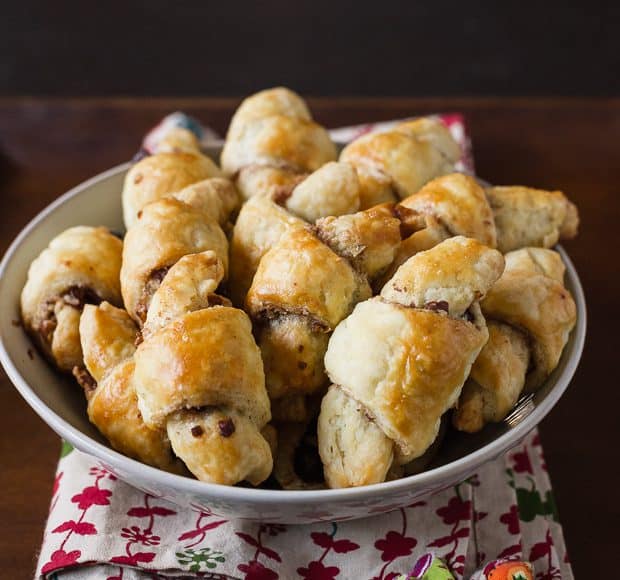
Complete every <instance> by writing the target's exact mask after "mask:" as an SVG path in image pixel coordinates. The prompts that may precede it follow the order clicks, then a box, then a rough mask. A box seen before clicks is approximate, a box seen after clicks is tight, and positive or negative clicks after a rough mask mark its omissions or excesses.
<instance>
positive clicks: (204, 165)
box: [122, 127, 223, 229]
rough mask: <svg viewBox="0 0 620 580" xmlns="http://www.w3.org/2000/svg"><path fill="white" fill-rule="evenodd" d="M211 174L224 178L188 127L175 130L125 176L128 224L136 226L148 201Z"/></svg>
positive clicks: (124, 196)
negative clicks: (203, 152)
mask: <svg viewBox="0 0 620 580" xmlns="http://www.w3.org/2000/svg"><path fill="white" fill-rule="evenodd" d="M211 177H223V174H222V172H221V170H220V169H219V167H218V166H217V165H216V164H215V163H214V162H213V161H212V160H211V159H209V158H208V157H206V156H205V155H203V154H202V153H201V151H200V144H199V142H198V139H197V138H196V136H195V135H194V134H193V133H192V132H191V131H188V130H187V129H183V128H180V127H179V128H175V129H173V130H172V131H171V132H170V133H169V134H168V135H167V136H166V137H165V138H164V139H163V140H162V141H161V143H159V145H158V147H157V149H156V150H155V151H154V153H153V155H149V156H148V157H145V158H143V159H141V160H140V161H138V162H137V163H136V164H135V165H133V166H132V167H131V169H130V170H129V171H128V172H127V175H126V176H125V182H124V185H123V195H122V198H123V219H124V220H125V227H126V228H127V229H130V228H131V227H133V225H134V224H135V223H136V220H137V219H138V213H139V212H140V210H141V209H142V208H143V207H144V206H145V205H147V204H148V203H150V202H152V201H156V200H158V199H161V198H162V197H165V196H167V195H170V194H171V193H174V192H177V191H179V190H181V189H183V188H185V187H187V186H188V185H191V184H192V183H196V182H198V181H202V180H204V179H208V178H211Z"/></svg>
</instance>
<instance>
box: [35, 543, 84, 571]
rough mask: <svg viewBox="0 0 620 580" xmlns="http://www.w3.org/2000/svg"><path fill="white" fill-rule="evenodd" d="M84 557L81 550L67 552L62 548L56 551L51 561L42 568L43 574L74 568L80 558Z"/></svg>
mask: <svg viewBox="0 0 620 580" xmlns="http://www.w3.org/2000/svg"><path fill="white" fill-rule="evenodd" d="M81 555H82V552H80V550H73V551H71V552H65V551H64V550H63V549H62V548H61V549H60V550H56V551H55V552H54V553H53V554H52V557H51V558H50V561H49V562H48V563H47V564H45V565H44V566H43V568H41V574H47V573H48V572H51V571H52V570H59V569H60V568H66V567H67V566H72V565H73V564H75V563H76V562H77V561H78V558H79V557H80V556H81Z"/></svg>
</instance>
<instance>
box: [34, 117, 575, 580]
mask: <svg viewBox="0 0 620 580" xmlns="http://www.w3.org/2000/svg"><path fill="white" fill-rule="evenodd" d="M441 118H442V119H443V120H444V122H445V123H446V124H447V126H448V127H449V128H450V131H451V132H452V134H453V136H454V137H455V139H456V140H457V142H458V143H459V144H460V145H461V149H462V160H461V163H460V168H461V169H464V170H468V171H473V161H472V156H471V147H470V142H469V139H468V137H467V132H466V130H465V124H464V120H463V118H462V116H461V115H458V114H450V115H441ZM397 122H398V121H389V122H386V123H377V124H366V125H362V126H356V127H346V128H341V129H335V130H333V131H331V135H332V138H333V139H334V141H336V142H348V141H351V140H352V139H354V138H356V137H358V136H360V135H362V134H364V133H367V132H370V131H377V130H385V129H387V128H389V127H390V126H393V125H394V124H396V123H397ZM179 125H181V126H185V127H187V128H190V129H191V130H193V131H194V132H195V133H196V134H197V136H198V137H199V138H200V139H201V141H202V142H203V143H204V144H205V145H206V144H209V143H213V141H214V140H216V139H217V138H218V136H217V135H216V134H215V133H214V132H213V131H211V130H209V129H206V128H204V127H202V126H201V125H200V124H199V123H197V122H196V121H195V120H193V119H191V118H190V117H187V116H186V115H184V114H182V113H174V114H172V115H169V116H168V117H166V118H165V119H163V120H162V122H161V123H160V124H159V125H157V127H155V128H154V129H153V130H151V131H150V132H149V133H148V134H147V135H146V137H145V139H144V142H143V144H142V148H143V149H144V150H145V151H146V152H148V151H150V150H152V148H153V147H154V146H155V145H156V143H157V141H158V140H159V139H161V137H162V135H165V133H166V131H167V130H168V129H169V128H170V127H173V126H179ZM498 558H502V559H507V560H514V559H524V560H527V561H529V562H530V563H531V568H532V570H533V573H534V577H535V578H545V579H553V578H563V579H565V580H570V579H571V578H572V577H573V575H572V571H571V567H570V564H569V560H568V556H567V553H566V547H565V543H564V538H563V535H562V528H561V525H560V524H559V521H558V517H557V511H556V508H555V502H554V499H553V493H552V489H551V484H550V481H549V477H548V474H547V469H546V466H545V460H544V457H543V451H542V447H541V444H540V438H539V435H538V432H537V430H534V431H533V432H532V433H530V434H529V435H528V436H527V437H526V438H525V439H524V441H523V442H522V443H520V444H519V445H518V446H517V447H515V448H514V449H513V450H512V451H510V452H508V453H507V454H506V455H505V456H501V457H499V458H497V459H495V460H494V461H492V462H489V463H487V464H485V465H484V466H483V467H481V468H480V469H479V471H478V472H477V473H476V474H475V475H474V476H472V477H470V478H469V479H468V480H466V481H464V482H462V483H460V484H459V485H457V486H455V487H450V488H448V489H445V490H442V491H439V492H436V493H434V494H433V495H430V496H428V497H425V498H423V499H420V500H418V501H415V502H413V503H412V504H411V505H409V506H406V507H404V508H400V509H397V510H395V511H393V512H390V513H387V514H381V515H376V516H373V517H371V518H367V519H363V520H354V521H349V522H328V521H326V522H321V523H316V524H308V525H282V524H270V523H268V522H265V523H254V522H248V521H245V520H227V519H225V518H223V517H220V516H218V515H217V514H216V513H212V512H208V511H193V510H191V509H182V508H180V507H178V506H176V505H174V504H171V503H168V502H166V501H164V500H161V499H159V498H156V497H153V496H151V495H149V494H147V493H144V492H142V491H140V490H138V489H135V488H133V487H131V486H129V485H128V484H126V483H124V482H122V481H120V480H118V479H117V478H116V476H115V475H114V474H112V473H111V472H110V471H108V470H107V469H106V468H104V467H103V466H102V465H101V464H99V463H98V462H97V460H95V459H93V458H91V457H89V456H86V455H83V454H81V453H80V452H79V451H77V450H74V449H73V448H72V447H71V446H70V445H68V444H67V443H63V447H62V452H61V459H60V461H59V464H58V469H57V472H56V478H55V481H54V487H53V493H52V501H51V506H50V513H49V517H48V520H47V524H46V527H45V532H44V536H43V544H42V547H41V551H40V555H39V561H38V565H37V572H36V573H37V577H38V578H50V579H52V578H54V579H62V580H69V579H71V580H74V579H86V580H89V579H93V580H94V579H101V578H106V579H107V580H134V579H142V578H170V577H174V578H212V579H216V578H221V579H237V578H239V579H242V578H243V579H248V580H276V579H278V578H280V579H290V578H302V579H306V580H334V579H348V578H355V579H358V580H362V579H366V578H368V579H372V580H395V579H397V578H399V577H400V578H414V577H418V576H417V573H416V574H415V575H414V572H415V570H426V569H427V568H429V566H430V564H431V563H432V566H431V567H433V568H434V567H435V563H437V566H438V567H439V568H442V569H444V567H445V568H447V569H448V571H449V573H450V574H451V575H452V576H453V577H454V578H457V579H461V578H470V577H471V576H472V574H474V573H475V571H476V570H481V569H482V568H481V567H482V566H483V565H484V564H485V562H488V561H490V560H495V559H498ZM427 563H428V564H429V565H427ZM487 568H488V566H487ZM487 568H485V569H487ZM432 573H433V571H432V570H429V573H428V575H426V576H419V577H424V578H427V577H428V578H431V577H436V578H439V577H440V576H431V574H432ZM441 577H443V576H441ZM447 577H449V576H447Z"/></svg>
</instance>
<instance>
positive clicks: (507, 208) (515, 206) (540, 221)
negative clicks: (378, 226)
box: [382, 173, 579, 282]
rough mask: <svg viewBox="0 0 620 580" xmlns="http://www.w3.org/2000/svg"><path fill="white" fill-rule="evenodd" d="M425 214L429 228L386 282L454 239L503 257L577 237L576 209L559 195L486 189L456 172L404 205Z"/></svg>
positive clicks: (410, 243)
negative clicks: (406, 264) (474, 241)
mask: <svg viewBox="0 0 620 580" xmlns="http://www.w3.org/2000/svg"><path fill="white" fill-rule="evenodd" d="M402 208H406V209H408V210H413V211H415V212H416V213H417V214H418V215H420V216H424V219H425V220H426V224H425V226H424V227H418V228H416V229H415V231H414V233H413V235H412V236H411V237H410V238H409V239H405V240H403V242H402V244H401V246H400V247H399V250H398V252H397V256H396V259H395V260H394V263H393V264H392V266H391V267H390V268H389V269H388V271H387V272H386V273H385V275H384V277H383V279H382V281H383V282H385V281H386V280H387V279H388V278H389V276H391V275H392V274H393V273H394V272H395V271H396V269H397V268H398V266H400V264H402V263H403V262H404V261H405V260H407V259H408V258H409V257H411V256H413V255H414V254H415V253H416V252H418V251H420V250H425V249H429V248H430V247H432V245H434V244H436V243H439V242H440V241H442V240H443V239H446V238H447V237H449V236H456V235H463V236H467V237H472V238H475V239H477V240H479V241H480V242H482V243H483V244H486V245H487V246H489V247H493V248H495V247H496V248H497V249H498V250H500V251H501V252H502V253H504V252H507V251H511V250H515V249H518V248H522V247H530V246H532V247H550V246H552V245H554V244H556V243H557V242H558V240H559V239H570V238H573V237H575V236H576V235H577V227H578V224H579V215H578V213H577V208H576V207H575V206H574V204H572V203H571V202H570V201H569V200H568V199H567V198H566V196H565V195H564V194H563V193H562V192H559V191H544V190H540V189H531V188H526V187H521V186H510V187H491V188H488V189H487V190H486V191H485V190H484V189H483V188H482V186H481V185H480V184H479V183H478V182H477V180H476V179H475V178H474V177H471V176H469V175H464V174H462V173H451V174H448V175H444V176H441V177H438V178H436V179H433V180H432V181H430V182H429V183H427V184H426V185H425V186H424V187H423V188H422V189H421V190H420V191H419V192H417V193H415V194H413V195H411V196H409V197H408V198H406V199H404V200H403V201H401V202H400V204H399V205H398V206H397V209H396V211H399V210H402Z"/></svg>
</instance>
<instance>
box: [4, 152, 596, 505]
mask: <svg viewBox="0 0 620 580" xmlns="http://www.w3.org/2000/svg"><path fill="white" fill-rule="evenodd" d="M129 167H131V163H129V162H128V163H122V164H120V165H116V166H114V167H112V168H110V169H108V170H106V171H103V172H101V173H99V174H97V175H95V176H93V177H91V178H90V179H87V180H86V181H83V182H81V183H80V184H78V185H76V186H75V187H73V188H71V189H70V190H69V191H67V192H66V193H64V194H63V195H61V196H60V197H58V198H57V199H56V200H54V201H53V202H52V203H50V204H49V205H48V206H46V207H45V208H44V209H43V210H41V211H40V212H39V213H38V214H37V215H36V216H35V217H34V218H32V219H31V220H30V221H29V222H28V224H27V225H26V226H25V227H24V228H23V229H22V231H21V232H20V233H19V234H18V235H17V237H16V238H15V239H14V240H13V242H12V243H11V245H10V246H9V247H8V249H7V250H6V252H5V254H4V256H3V258H2V261H1V262H0V297H1V296H2V287H3V285H4V275H5V271H6V269H7V268H8V265H9V263H10V262H11V261H12V260H13V258H14V256H15V254H16V252H17V251H18V249H19V247H20V246H21V244H22V242H23V241H24V240H25V239H26V238H27V237H28V236H29V235H30V234H31V233H32V232H33V231H34V230H35V229H36V228H37V227H39V226H40V225H41V224H42V223H44V222H45V221H47V220H48V219H49V218H50V217H51V214H52V213H53V212H54V210H55V209H56V208H57V207H59V206H61V205H63V204H65V203H66V202H68V201H69V200H70V199H72V198H73V197H76V196H77V195H79V194H80V193H81V192H82V191H84V190H86V189H88V188H89V187H91V186H93V185H95V184H97V183H99V182H100V181H103V180H105V179H108V178H110V177H113V176H116V175H117V174H119V173H121V172H123V171H127V169H128V168H129ZM556 249H557V250H558V251H559V253H560V255H561V256H562V259H563V260H564V263H565V265H566V271H567V273H568V274H569V276H570V278H571V282H572V285H573V288H572V290H573V298H574V300H575V304H576V306H577V322H576V324H575V328H574V329H573V331H572V332H573V333H574V338H573V345H572V352H571V353H570V356H569V358H568V360H567V363H566V366H565V367H564V368H563V369H562V372H561V374H560V375H559V376H558V377H557V380H556V384H555V385H554V387H553V389H551V391H550V392H549V394H548V395H547V396H546V397H545V398H544V399H543V400H542V401H541V402H540V403H538V404H537V405H536V407H535V408H534V410H533V411H532V412H531V413H530V414H529V415H528V416H527V417H526V418H525V419H524V420H523V421H521V422H520V423H519V424H518V425H516V426H515V427H513V428H512V429H510V430H509V431H507V432H506V433H503V434H502V435H500V436H499V437H497V438H496V439H494V440H493V441H491V442H489V443H486V444H485V445H483V446H482V447H480V448H479V449H477V450H476V451H473V452H472V453H468V454H467V455H464V456H463V457H460V458H458V459H455V460H453V461H450V462H449V463H446V464H444V465H440V466H438V467H434V468H432V469H429V470H428V471H423V472H421V473H418V474H415V475H410V476H407V477H403V478H400V479H396V480H393V481H386V482H382V483H375V484H371V485H366V486H360V487H350V488H341V489H319V490H271V489H256V488H245V487H235V486H226V485H222V484H216V483H208V482H204V481H199V480H197V479H191V478H188V477H184V476H181V475H176V474H174V473H168V472H166V471H163V470H161V469H158V468H156V467H152V466H150V465H146V464H144V463H141V462H139V461H138V460H136V459H132V458H130V457H127V456H126V455H123V454H122V453H120V452H118V451H116V450H114V449H112V448H110V447H107V446H106V445H104V444H102V443H99V442H98V441H95V440H94V439H92V438H91V437H89V436H88V435H86V434H84V433H82V432H81V431H80V430H79V429H77V428H76V427H73V426H72V425H70V424H69V423H68V422H67V421H65V420H64V419H63V418H62V417H61V416H60V415H58V414H57V413H55V412H54V411H52V410H51V409H50V408H49V407H48V406H47V405H46V404H45V403H44V402H43V401H42V400H41V399H40V398H39V397H38V396H37V394H36V393H35V392H34V390H33V389H32V387H31V386H30V385H29V384H28V383H27V382H26V380H25V379H24V378H23V377H22V376H21V374H20V372H19V371H18V370H17V367H16V366H15V364H14V363H13V361H12V359H11V357H10V355H9V353H8V351H7V348H6V346H5V337H4V336H3V335H2V334H1V333H0V363H2V366H3V367H4V370H5V372H6V374H7V375H8V377H9V379H10V380H11V382H12V383H13V385H14V386H15V388H16V389H17V390H18V391H19V393H20V395H21V396H22V397H23V398H24V399H25V401H26V402H27V403H28V404H29V405H30V407H31V408H32V409H33V410H34V411H35V412H36V413H37V415H39V417H41V419H43V421H44V422H45V423H47V424H48V425H49V426H50V427H51V428H52V429H53V430H54V431H55V432H56V433H57V434H58V435H60V437H62V438H63V439H65V440H67V441H68V442H69V443H71V445H73V446H74V447H75V448H77V449H78V450H80V451H82V452H84V453H86V454H88V455H91V456H93V457H95V458H96V459H98V460H99V461H101V462H103V463H107V464H109V465H112V466H117V467H118V469H119V470H120V471H122V473H123V474H124V475H126V476H127V478H128V479H129V478H130V477H135V478H136V479H138V480H140V479H141V480H145V479H147V480H153V481H156V482H157V484H158V485H160V486H166V487H168V488H169V489H174V490H176V491H179V492H182V493H185V494H188V495H201V496H205V497H211V498H213V499H219V500H225V501H245V502H254V503H257V504H263V503H264V504H268V503H273V502H279V503H287V504H288V503H298V502H304V503H312V504H316V503H321V502H325V501H338V500H343V501H345V500H346V501H351V500H355V501H363V500H365V499H369V498H371V497H374V496H376V494H383V493H390V494H392V493H398V492H407V491H408V489H409V488H411V487H413V486H418V485H419V486H427V487H429V488H431V487H432V486H433V484H435V485H437V486H441V485H442V482H445V481H450V480H454V479H455V478H458V477H459V475H460V474H463V473H465V472H468V471H470V470H472V464H475V465H476V467H474V468H473V469H474V470H475V469H476V468H477V466H480V465H482V464H484V463H486V462H487V461H489V460H491V459H494V458H495V457H497V456H499V455H500V454H502V453H505V452H506V451H507V450H508V449H510V448H511V447H513V446H515V445H516V444H518V442H519V441H521V440H522V439H523V438H524V437H525V436H526V435H527V434H528V433H529V432H530V431H531V430H532V429H533V428H534V427H535V426H536V425H538V423H540V421H542V419H543V418H544V417H545V416H546V415H547V414H548V413H549V411H550V410H551V409H552V408H553V407H554V406H555V404H556V403H557V402H558V400H559V399H560V397H561V396H562V395H563V394H564V392H565V391H566V389H567V387H568V385H569V384H570V382H571V380H572V378H573V376H574V374H575V371H576V369H577V366H578V364H579V361H580V359H581V355H582V352H583V347H584V342H585V334H586V326H587V311H586V304H585V296H584V292H583V287H582V285H581V281H580V279H579V275H578V273H577V270H576V269H575V266H574V265H573V262H572V261H571V259H570V258H569V256H568V255H567V253H566V252H565V250H564V249H563V248H562V247H561V246H560V245H557V246H556Z"/></svg>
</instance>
